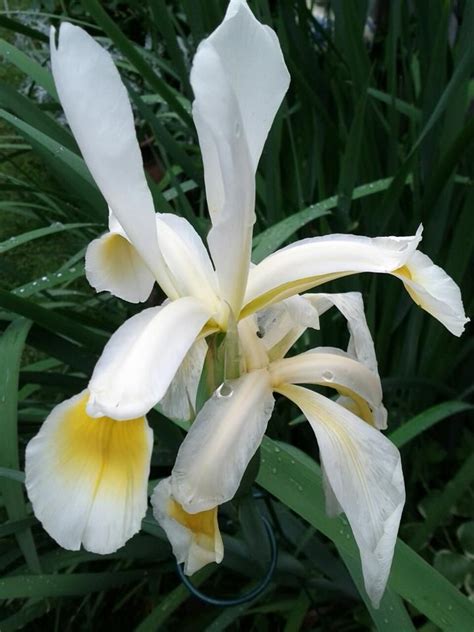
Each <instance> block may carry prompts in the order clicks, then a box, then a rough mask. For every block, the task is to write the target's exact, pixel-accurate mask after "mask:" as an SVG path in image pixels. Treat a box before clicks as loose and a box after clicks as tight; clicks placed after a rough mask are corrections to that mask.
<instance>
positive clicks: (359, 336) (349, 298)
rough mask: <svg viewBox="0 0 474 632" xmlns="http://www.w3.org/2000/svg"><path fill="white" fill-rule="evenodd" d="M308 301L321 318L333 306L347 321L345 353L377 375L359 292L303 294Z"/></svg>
mask: <svg viewBox="0 0 474 632" xmlns="http://www.w3.org/2000/svg"><path fill="white" fill-rule="evenodd" d="M303 298H305V299H306V300H308V301H309V302H310V303H311V304H312V305H313V306H314V307H315V308H316V309H317V311H318V312H319V315H320V316H322V315H323V314H324V313H325V312H326V311H327V310H328V309H330V308H331V307H332V306H333V305H334V306H335V307H336V308H337V309H338V310H339V311H340V312H341V314H342V315H343V316H344V318H345V319H346V320H347V327H348V329H349V332H350V338H349V345H348V348H347V352H348V353H349V355H351V356H352V357H353V358H355V359H356V360H359V362H362V364H365V365H366V366H367V367H369V369H370V370H371V371H374V372H375V373H377V357H376V355H375V348H374V341H373V340H372V335H371V333H370V330H369V327H368V325H367V320H366V318H365V312H364V301H363V299H362V294H361V293H360V292H343V293H341V294H305V295H304V297H303Z"/></svg>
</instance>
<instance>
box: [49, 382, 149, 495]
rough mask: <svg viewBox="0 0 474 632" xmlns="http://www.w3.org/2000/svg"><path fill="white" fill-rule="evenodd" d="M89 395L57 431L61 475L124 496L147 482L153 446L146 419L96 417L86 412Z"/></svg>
mask: <svg viewBox="0 0 474 632" xmlns="http://www.w3.org/2000/svg"><path fill="white" fill-rule="evenodd" d="M88 397H89V395H88V393H85V394H84V396H83V397H82V398H81V399H80V400H78V401H77V402H76V403H75V405H74V406H72V407H70V408H69V409H68V410H67V411H66V412H65V413H64V418H63V421H62V423H61V424H60V425H58V427H57V428H56V437H55V442H54V444H55V448H56V450H55V451H56V455H57V459H58V462H57V465H58V468H59V469H60V471H61V474H62V475H63V476H64V477H65V478H67V479H69V478H70V479H71V480H74V479H76V478H77V477H78V476H85V477H87V478H88V479H89V482H90V483H91V484H94V486H95V493H97V491H98V489H99V487H100V491H101V493H103V492H105V491H110V492H112V493H115V494H120V492H123V491H125V490H126V489H127V486H128V487H129V486H130V485H131V484H132V485H133V486H135V485H136V484H137V483H138V484H140V481H143V482H145V478H146V476H147V472H148V459H149V445H148V441H149V439H148V434H147V423H146V419H145V417H139V418H137V419H130V420H126V421H117V420H115V419H111V418H110V417H99V418H92V417H89V415H88V414H87V412H86V405H87V401H88Z"/></svg>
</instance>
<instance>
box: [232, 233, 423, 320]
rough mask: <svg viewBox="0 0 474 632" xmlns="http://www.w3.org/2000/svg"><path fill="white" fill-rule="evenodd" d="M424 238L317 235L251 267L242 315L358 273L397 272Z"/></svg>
mask: <svg viewBox="0 0 474 632" xmlns="http://www.w3.org/2000/svg"><path fill="white" fill-rule="evenodd" d="M420 239H421V227H420V228H419V229H418V231H417V233H416V235H413V236H412V237H375V238H369V237H360V236H358V235H327V236H325V237H312V238H309V239H303V240H301V241H297V242H296V243H294V244H292V245H291V246H288V247H286V248H283V249H281V250H278V251H277V252H275V253H273V254H272V255H270V256H269V257H267V258H266V259H264V260H263V261H262V262H261V263H259V264H258V265H257V266H255V267H253V268H252V269H251V271H250V275H249V280H248V286H247V292H246V295H245V307H244V309H243V315H244V316H245V315H247V314H248V313H252V312H254V311H258V310H260V309H262V308H263V307H264V306H265V305H268V304H270V303H274V302H277V301H280V300H281V299H283V298H286V297H288V296H292V295H294V294H299V293H301V292H303V291H305V290H308V289H310V288H311V287H315V286H317V285H321V284H322V283H326V282H327V281H330V280H332V279H337V278H339V277H343V276H347V275H350V274H355V273H357V272H384V273H392V272H394V271H395V270H397V269H398V268H400V267H402V266H403V265H405V264H406V262H407V261H408V260H409V258H410V256H411V255H412V253H413V252H414V250H415V248H416V247H417V245H418V243H419V241H420Z"/></svg>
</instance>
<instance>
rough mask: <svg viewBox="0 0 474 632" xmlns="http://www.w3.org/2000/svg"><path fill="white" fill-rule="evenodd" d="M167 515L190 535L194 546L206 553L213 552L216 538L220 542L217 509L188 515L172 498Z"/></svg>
mask: <svg viewBox="0 0 474 632" xmlns="http://www.w3.org/2000/svg"><path fill="white" fill-rule="evenodd" d="M168 515H169V516H170V517H171V518H173V520H176V522H178V523H179V524H180V525H182V526H183V527H185V528H186V529H188V530H189V531H190V532H191V533H192V537H193V539H194V541H195V542H196V544H198V545H199V546H200V547H202V548H203V549H206V550H208V551H214V549H215V544H216V538H218V539H219V541H220V532H219V525H218V522H217V507H214V508H213V509H208V510H207V511H200V512H199V513H195V514H190V513H188V512H187V511H185V510H184V509H183V508H182V506H181V505H180V504H179V503H177V502H176V501H175V500H174V499H173V498H170V500H169V502H168Z"/></svg>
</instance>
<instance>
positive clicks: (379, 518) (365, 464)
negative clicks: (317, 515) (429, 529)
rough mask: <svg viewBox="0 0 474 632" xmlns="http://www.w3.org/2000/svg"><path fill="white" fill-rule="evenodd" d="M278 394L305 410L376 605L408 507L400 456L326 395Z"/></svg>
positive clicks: (292, 389) (285, 390) (288, 389)
mask: <svg viewBox="0 0 474 632" xmlns="http://www.w3.org/2000/svg"><path fill="white" fill-rule="evenodd" d="M278 391H279V392H280V393H282V394H283V395H285V396H286V397H288V398H289V399H291V400H292V401H293V402H294V403H295V404H296V405H297V406H298V407H299V408H300V409H301V410H302V412H303V413H304V415H305V416H306V418H307V419H308V421H309V422H310V424H311V427H312V428H313V430H314V433H315V434H316V438H317V440H318V445H319V451H320V455H321V463H322V465H323V467H324V471H325V476H326V477H327V481H328V483H329V485H330V489H331V490H332V492H333V493H334V495H335V497H336V499H337V502H338V503H339V505H340V506H341V507H342V509H343V511H344V512H345V514H346V516H347V518H348V520H349V522H350V525H351V527H352V531H353V533H354V537H355V539H356V542H357V545H358V547H359V551H360V555H361V560H362V571H363V574H364V583H365V588H366V590H367V594H368V595H369V597H370V599H371V601H372V603H373V605H374V606H375V607H377V606H378V604H379V602H380V599H381V598H382V595H383V592H384V590H385V586H386V583H387V579H388V575H389V573H390V566H391V563H392V558H393V551H394V547H395V542H396V539H397V532H398V527H399V524H400V517H401V514H402V510H403V505H404V503H405V488H404V483H403V473H402V468H401V462H400V453H399V452H398V450H397V448H396V447H395V446H394V445H393V444H392V443H391V442H390V441H389V440H388V439H387V438H386V437H384V435H383V434H381V433H380V432H379V431H378V430H375V429H374V428H372V427H371V426H369V425H368V424H365V423H364V422H363V421H361V420H360V419H359V418H358V417H356V416H355V415H353V414H351V413H350V412H349V411H347V410H346V409H345V408H342V407H341V406H339V405H338V404H336V403H335V402H333V401H331V400H329V399H327V398H326V397H323V396H322V395H319V394H318V393H313V392H311V391H308V390H307V389H305V388H302V387H299V386H290V385H288V386H282V387H280V388H279V389H278ZM332 500H333V499H331V497H330V498H329V501H330V504H331V503H332ZM332 509H337V506H334V505H332Z"/></svg>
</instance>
